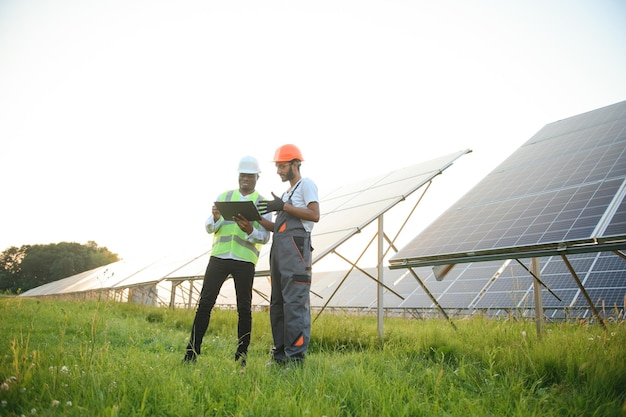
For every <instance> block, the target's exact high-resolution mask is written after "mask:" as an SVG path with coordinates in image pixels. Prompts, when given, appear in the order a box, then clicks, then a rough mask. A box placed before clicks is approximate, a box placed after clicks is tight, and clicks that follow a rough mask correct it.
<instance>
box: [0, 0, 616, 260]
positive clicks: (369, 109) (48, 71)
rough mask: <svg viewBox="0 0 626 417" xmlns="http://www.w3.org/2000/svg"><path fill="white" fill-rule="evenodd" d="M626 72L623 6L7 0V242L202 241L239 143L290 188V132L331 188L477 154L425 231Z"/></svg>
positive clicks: (442, 186) (453, 177) (2, 220)
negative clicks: (281, 159)
mask: <svg viewBox="0 0 626 417" xmlns="http://www.w3.org/2000/svg"><path fill="white" fill-rule="evenodd" d="M625 74H626V2H624V1H623V0H613V1H609V0H593V1H591V0H584V1H581V0H553V1H543V0H541V1H539V0H537V1H533V0H531V1H528V0H524V1H521V0H520V1H505V0H493V1H484V0H481V1H451V0H446V1H440V0H437V1H417V0H413V1H409V0H404V1H402V0H389V1H367V0H354V1H346V0H332V1H326V0H322V1H310V2H303V1H293V0H286V1H275V0H267V1H254V0H240V1H220V2H217V1H208V0H177V1H170V2H166V1H152V0H150V1H148V0H146V1H140V0H112V1H111V0H108V1H94V0H55V1H42V0H32V1H22V0H8V1H7V0H0V143H1V145H0V178H1V179H2V184H3V188H4V191H3V193H2V194H3V198H2V202H1V203H0V210H1V212H0V213H1V214H0V251H2V250H4V249H6V248H8V247H10V246H21V245H23V244H47V243H58V242H61V241H70V242H79V243H86V242H87V241H89V240H93V241H95V242H96V243H98V244H99V245H100V246H106V247H107V248H109V250H111V251H112V252H115V253H118V254H119V255H120V256H121V257H123V258H132V257H136V256H141V255H144V254H146V253H151V254H153V253H154V254H157V253H159V254H160V253H166V252H168V251H170V250H173V249H180V248H182V247H190V246H191V247H193V246H195V245H203V244H205V243H207V242H210V240H211V236H209V235H207V234H206V232H205V231H204V220H205V219H206V217H207V216H208V215H209V213H210V207H211V204H212V201H213V200H214V199H215V197H216V196H217V194H219V193H220V192H222V191H224V190H226V189H230V188H235V187H236V186H237V173H236V166H237V162H238V160H239V159H240V158H241V157H242V156H244V155H247V154H251V155H254V156H256V157H257V158H258V159H259V160H260V161H261V163H262V168H263V173H262V176H261V179H260V180H259V183H258V187H257V189H258V190H259V191H261V192H262V193H264V194H266V195H269V193H270V191H274V192H276V193H279V192H281V191H283V190H284V189H285V188H286V187H285V184H283V183H281V182H280V181H279V179H278V176H277V175H276V173H275V169H274V167H273V163H272V162H270V161H271V159H272V157H273V154H274V150H275V149H276V148H277V147H278V146H280V145H282V144H284V143H295V144H296V145H298V146H299V147H300V148H301V150H302V152H303V154H304V157H305V160H306V161H305V163H304V164H303V167H302V168H303V175H304V176H308V177H311V178H312V179H313V180H315V182H316V183H317V184H318V188H319V190H320V195H321V196H322V197H323V196H324V195H325V194H326V193H328V192H329V191H331V190H332V189H334V188H335V187H336V186H337V185H339V184H345V183H350V182H355V181H357V180H359V179H361V178H367V177H371V176H372V175H373V174H377V173H381V172H386V171H391V170H393V169H396V168H399V167H403V166H407V165H412V164H415V163H419V162H422V161H425V160H429V159H432V158H435V157H439V156H442V155H446V154H449V153H453V152H456V151H459V150H463V149H467V148H469V149H472V151H473V152H472V153H471V154H469V155H466V156H463V157H462V158H461V159H460V160H459V161H457V163H455V164H454V166H453V167H452V168H450V169H449V170H448V171H446V172H445V173H444V175H442V176H441V177H440V178H439V179H437V180H435V183H434V184H433V187H431V191H429V193H430V195H431V202H430V204H431V207H430V208H429V210H430V211H429V212H428V213H429V214H425V215H423V216H422V217H421V218H420V220H421V221H422V223H424V224H423V225H422V227H425V226H426V225H427V223H428V222H430V221H432V220H433V219H434V217H435V216H436V215H437V214H439V212H442V211H444V210H445V209H446V208H448V207H449V206H450V205H451V204H452V203H453V202H454V201H456V200H457V199H458V198H460V197H461V196H462V195H463V194H464V193H465V192H466V191H467V190H468V189H469V188H470V187H471V186H472V185H474V184H475V183H476V182H478V181H479V180H480V179H481V178H482V177H483V176H484V175H486V174H487V173H488V172H489V171H491V170H492V169H493V168H494V167H495V166H496V165H498V164H499V163H500V162H501V161H502V160H503V159H504V158H506V157H507V156H508V155H510V154H511V153H512V152H513V151H515V150H516V149H517V148H518V147H519V146H520V145H521V144H523V143H524V142H525V141H526V140H528V139H529V138H530V137H531V136H532V135H533V134H534V133H536V132H537V131H538V130H540V129H541V128H542V127H543V126H544V125H545V124H547V123H551V122H553V121H556V120H559V119H562V118H566V117H570V116H574V115H576V114H579V113H583V112H586V111H589V110H593V109H596V108H599V107H603V106H606V105H609V104H613V103H615V102H618V101H622V100H625V99H626V75H625ZM417 232H419V230H417V229H416V230H415V233H412V236H408V237H407V238H408V239H409V240H410V238H412V237H413V236H414V235H415V234H417Z"/></svg>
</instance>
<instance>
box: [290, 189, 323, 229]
mask: <svg viewBox="0 0 626 417" xmlns="http://www.w3.org/2000/svg"><path fill="white" fill-rule="evenodd" d="M298 184H300V185H298ZM292 190H293V187H292V188H290V189H288V190H287V191H285V192H284V193H283V197H282V198H283V201H284V202H285V203H286V202H287V201H289V197H291V204H292V205H293V206H294V207H299V208H303V207H307V206H308V205H309V203H312V202H318V203H319V201H320V200H319V197H318V195H317V185H315V183H314V182H313V180H312V179H310V178H302V179H300V181H298V183H296V189H295V191H293V193H292ZM301 222H302V225H303V226H304V230H306V231H307V232H309V233H311V231H312V230H313V226H314V225H315V222H313V221H311V220H301Z"/></svg>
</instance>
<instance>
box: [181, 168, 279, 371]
mask: <svg viewBox="0 0 626 417" xmlns="http://www.w3.org/2000/svg"><path fill="white" fill-rule="evenodd" d="M238 172H239V188H238V189H235V190H229V191H226V192H223V193H222V194H220V195H219V196H218V197H217V199H216V201H253V202H254V203H255V204H256V203H257V202H258V201H260V200H263V197H262V196H261V195H259V193H258V192H257V191H256V190H255V187H256V183H257V180H258V178H259V174H260V172H261V170H260V168H259V163H258V161H257V160H256V159H255V158H254V157H252V156H245V157H243V158H242V159H241V160H240V161H239V167H238ZM270 220H271V214H269V215H267V214H266V215H265V216H264V218H262V219H261V220H260V221H249V220H248V219H246V218H245V217H243V216H241V215H237V216H233V218H231V219H225V218H224V217H223V216H222V215H221V214H220V212H219V210H218V209H217V207H216V206H215V205H213V207H212V214H211V216H209V218H208V219H207V221H206V223H205V228H206V231H207V232H208V233H213V235H214V237H213V248H212V250H211V257H210V259H209V263H208V265H207V268H206V272H205V274H204V281H203V283H202V291H201V293H200V300H199V301H198V308H197V310H196V315H195V318H194V321H193V325H192V326H191V336H190V338H189V343H188V345H187V349H186V352H185V357H184V358H183V362H195V361H196V359H197V356H198V355H199V354H200V347H201V345H202V339H203V337H204V334H205V333H206V331H207V329H208V327H209V321H210V318H211V311H212V309H213V306H214V305H215V301H216V300H217V296H218V294H219V292H220V290H221V288H222V284H223V283H224V281H225V280H226V279H227V278H228V277H229V276H232V277H233V280H234V283H235V292H236V294H237V314H238V324H237V336H238V343H237V349H236V351H235V361H240V363H241V365H242V366H245V364H246V355H247V353H248V346H249V344H250V332H251V330H252V283H253V280H254V274H255V267H256V263H257V261H258V259H259V252H260V250H261V245H263V244H265V243H267V242H268V241H269V239H270V232H269V231H268V229H266V228H265V227H263V225H262V224H263V223H264V224H266V225H268V227H269V228H271V226H272V224H271V222H270ZM266 222H267V223H266Z"/></svg>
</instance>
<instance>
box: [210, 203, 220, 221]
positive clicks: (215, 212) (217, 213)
mask: <svg viewBox="0 0 626 417" xmlns="http://www.w3.org/2000/svg"><path fill="white" fill-rule="evenodd" d="M211 212H212V213H213V221H214V222H216V221H218V220H219V219H220V217H222V214H221V213H220V211H219V210H218V209H217V206H216V205H215V204H213V207H211Z"/></svg>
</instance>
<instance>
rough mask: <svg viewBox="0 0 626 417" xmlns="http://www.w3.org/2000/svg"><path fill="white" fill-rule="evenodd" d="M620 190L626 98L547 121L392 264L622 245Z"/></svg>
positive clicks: (625, 210)
mask: <svg viewBox="0 0 626 417" xmlns="http://www.w3.org/2000/svg"><path fill="white" fill-rule="evenodd" d="M625 190H626V101H624V102H620V103H617V104H614V105H611V106H607V107H604V108H601V109H597V110H594V111H591V112H588V113H584V114H581V115H578V116H575V117H571V118H568V119H564V120H560V121H557V122H554V123H551V124H549V125H547V126H545V127H544V128H543V129H541V130H540V131H539V132H538V133H537V134H536V135H535V136H533V137H532V138H531V139H530V140H529V141H527V142H526V143H525V144H524V145H523V146H522V147H520V148H519V149H518V150H517V151H516V152H515V153H513V154H512V155H511V156H510V157H509V158H507V159H506V160H505V161H504V162H503V163H502V164H500V165H499V166H498V167H497V168H496V169H495V170H494V171H493V172H491V173H490V174H489V175H487V177H485V178H484V179H483V180H482V181H481V182H480V183H479V184H478V185H477V186H476V187H474V188H473V189H472V190H471V191H470V192H469V193H467V194H466V195H465V196H463V197H462V198H461V199H460V200H459V201H458V202H457V203H456V204H454V205H453V206H452V207H451V208H450V209H448V210H447V211H446V212H445V213H444V214H443V215H441V216H440V217H439V218H438V219H437V220H436V221H435V222H433V223H432V224H431V225H429V227H428V228H426V229H425V230H424V231H423V232H422V233H420V234H419V235H418V236H416V237H415V239H413V240H412V241H411V242H410V243H409V244H408V245H406V246H405V247H404V248H402V249H401V250H400V251H399V252H398V253H397V254H396V255H394V256H393V257H392V258H391V259H390V264H391V266H392V268H394V267H408V266H418V265H436V264H446V263H461V262H473V261H479V260H489V259H492V260H493V259H508V258H512V257H518V258H522V257H536V256H549V255H556V254H559V253H575V252H585V251H601V250H608V249H623V248H625V247H626V203H625V202H624V195H625V194H626V192H625Z"/></svg>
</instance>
